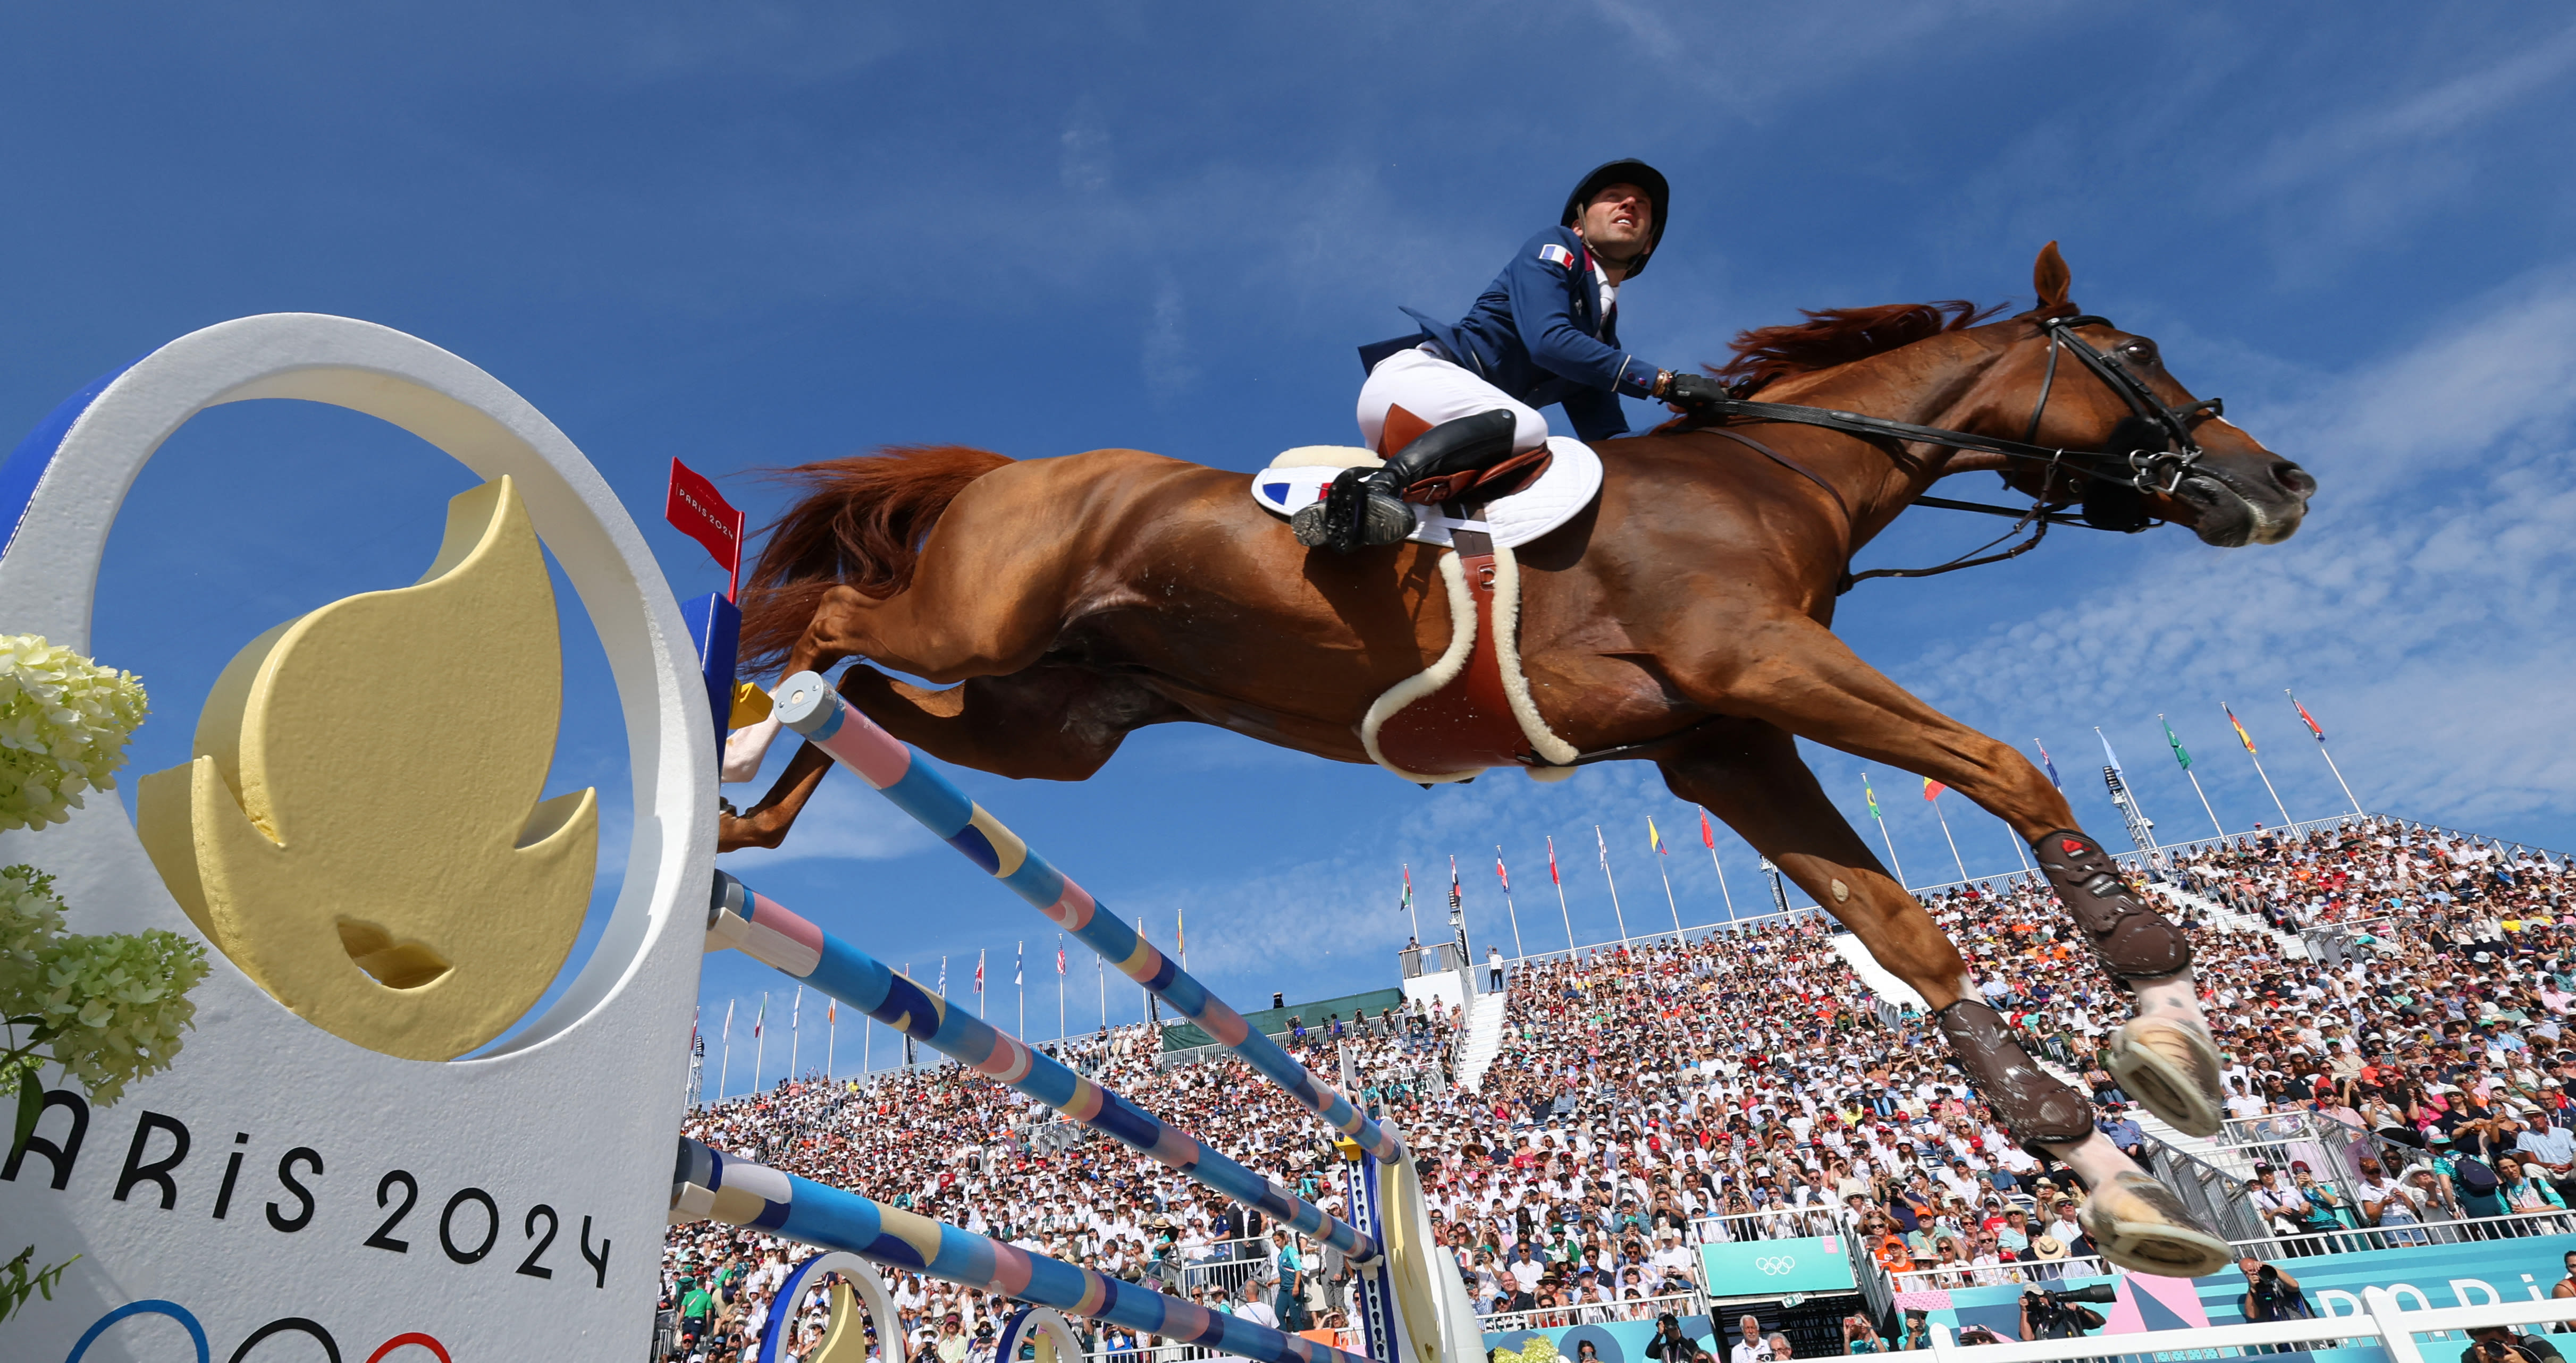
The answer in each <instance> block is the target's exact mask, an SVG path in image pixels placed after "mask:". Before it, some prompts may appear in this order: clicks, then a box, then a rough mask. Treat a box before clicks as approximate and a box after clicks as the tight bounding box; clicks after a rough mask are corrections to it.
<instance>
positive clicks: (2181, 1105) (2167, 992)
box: [2032, 828, 2225, 1136]
mask: <svg viewBox="0 0 2576 1363" xmlns="http://www.w3.org/2000/svg"><path fill="white" fill-rule="evenodd" d="M2032 848H2033V850H2034V851H2036V852H2037V853H2038V854H2039V867H2040V870H2041V871H2043V872H2045V873H2046V874H2047V876H2048V883H2049V884H2051V885H2053V886H2055V887H2056V888H2057V898H2058V900H2059V902H2061V903H2063V904H2064V905H2065V906H2066V909H2067V912H2068V913H2070V914H2072V915H2074V917H2075V922H2076V925H2077V926H2079V927H2081V928H2082V929H2083V930H2084V935H2085V936H2086V937H2089V938H2091V939H2092V942H2093V950H2094V952H2095V953H2096V954H2097V955H2099V956H2100V957H2101V959H2102V968H2103V969H2104V970H2105V971H2108V972H2109V973H2110V976H2111V978H2112V979H2114V980H2116V981H2118V982H2119V983H2120V984H2121V985H2123V986H2125V987H2127V988H2129V989H2131V990H2133V991H2135V992H2136V994H2137V1016H2136V1017H2133V1018H2131V1019H2130V1020H2129V1021H2128V1022H2127V1024H2125V1025H2124V1026H2122V1027H2121V1028H2120V1030H2119V1031H2118V1032H2117V1033H2116V1034H2114V1035H2113V1036H2112V1038H2111V1043H2110V1044H2109V1045H2108V1046H2105V1047H2104V1048H2103V1056H2102V1067H2103V1068H2104V1069H2106V1070H2109V1071H2110V1072H2111V1077H2112V1078H2114V1079H2117V1080H2119V1081H2120V1087H2121V1088H2122V1089H2123V1090H2125V1091H2127V1092H2128V1094H2129V1095H2130V1096H2131V1097H2133V1098H2136V1099H2137V1100H2138V1101H2139V1102H2141V1103H2144V1104H2146V1106H2147V1110H2148V1111H2149V1112H2152V1113H2154V1114H2156V1115H2157V1116H2159V1117H2162V1118H2164V1119H2165V1120H2166V1121H2168V1122H2171V1123H2173V1125H2174V1127H2175V1129H2176V1130H2179V1131H2181V1132H2182V1133H2184V1134H2185V1135H2190V1136H2214V1135H2216V1134H2218V1129H2219V1125H2220V1121H2221V1119H2222V1117H2223V1116H2224V1113H2223V1111H2222V1110H2221V1109H2220V1107H2219V1105H2218V1104H2219V1099H2220V1097H2221V1095H2222V1094H2223V1093H2224V1092H2225V1090H2224V1089H2223V1088H2221V1087H2220V1084H2219V1078H2218V1071H2219V1059H2218V1047H2217V1045H2216V1044H2215V1043H2213V1042H2212V1041H2211V1040H2210V1035H2209V1023H2208V1022H2207V1021H2206V1020H2204V1019H2203V1018H2202V1016H2201V1012H2200V1001H2199V998H2198V997H2197V995H2196V994H2195V992H2194V990H2193V988H2192V979H2191V943H2190V942H2189V941H2188V940H2187V939H2185V938H2184V936H2183V934H2182V929H2181V928H2178V927H2176V926H2174V924H2173V923H2172V922H2171V921H2170V920H2168V919H2166V918H2165V916H2164V915H2163V914H2160V913H2158V912H2156V911H2155V910H2154V909H2152V908H2149V907H2148V906H2147V904H2146V902H2145V899H2144V896H2142V895H2140V894H2139V893H2138V892H2137V891H2136V890H2134V889H2132V888H2130V886H2129V884H2128V882H2127V881H2126V880H2125V879H2124V878H2123V877H2122V876H2121V875H2120V868H2119V866H2118V865H2116V864H2115V863H2113V862H2112V860H2111V858H2110V856H2109V854H2107V853H2105V852H2104V851H2103V850H2102V846H2101V844H2099V843H2097V842H2095V841H2093V840H2092V839H2091V838H2088V837H2086V836H2084V835H2083V834H2082V833H2079V832H2076V831H2075V830H2073V829H2071V828H2069V829H2060V830H2058V831H2057V832H2054V833H2050V834H2047V835H2045V836H2043V837H2041V838H2040V839H2039V840H2038V841H2037V842H2036V843H2034V844H2032Z"/></svg>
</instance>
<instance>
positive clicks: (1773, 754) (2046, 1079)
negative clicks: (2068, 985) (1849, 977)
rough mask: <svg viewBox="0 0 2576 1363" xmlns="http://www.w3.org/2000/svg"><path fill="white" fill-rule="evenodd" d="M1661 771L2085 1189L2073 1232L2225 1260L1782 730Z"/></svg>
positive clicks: (1722, 743) (1736, 730)
mask: <svg viewBox="0 0 2576 1363" xmlns="http://www.w3.org/2000/svg"><path fill="white" fill-rule="evenodd" d="M1663 770H1664V776H1665V780H1666V781H1667V782H1668V783H1669V784H1670V785H1671V786H1672V789H1673V792H1674V793H1675V794H1677V795H1680V796H1681V797H1682V798H1684V799H1687V800H1691V801H1694V802H1696V803H1699V804H1702V805H1705V806H1707V807H1708V809H1709V810H1710V811H1711V812H1713V813H1715V814H1717V815H1718V816H1719V817H1720V818H1722V819H1724V820H1726V822H1727V823H1728V824H1729V825H1730V826H1732V827H1733V828H1734V829H1735V830H1736V831H1737V832H1738V833H1741V834H1743V835H1744V837H1745V839H1746V841H1748V842H1751V843H1752V844H1753V846H1754V848H1755V849H1756V850H1758V851H1760V852H1761V853H1762V854H1763V855H1764V856H1767V857H1769V858H1771V860H1772V861H1773V862H1774V863H1775V864H1777V865H1778V866H1779V867H1780V869H1781V871H1782V872H1784V873H1785V874H1787V875H1788V876H1789V877H1790V878H1791V879H1793V880H1795V881H1797V882H1798V884H1799V885H1800V887H1802V888H1804V889H1805V890H1806V891H1807V892H1808V893H1810V894H1812V895H1814V896H1815V897H1816V902H1817V903H1819V904H1822V905H1824V906H1825V908H1826V909H1827V911H1828V912H1830V913H1832V914H1833V915H1834V917H1836V918H1838V919H1840V920H1841V921H1842V922H1843V923H1844V924H1845V925H1847V926H1849V927H1850V928H1851V930H1852V932H1853V934H1854V935H1855V936H1857V937H1859V938H1860V940H1861V944H1862V945H1863V946H1865V947H1867V948H1868V949H1869V953H1870V955H1871V956H1872V957H1873V958H1874V959H1876V960H1877V961H1878V962H1879V963H1880V964H1881V965H1884V966H1886V967H1887V968H1888V969H1889V970H1891V971H1893V972H1895V973H1896V974H1897V975H1898V976H1899V977H1901V978H1903V979H1904V980H1905V982H1906V983H1907V984H1909V985H1912V986H1913V987H1914V989H1915V991H1916V992H1917V993H1919V994H1921V995H1922V996H1923V999H1924V1001H1925V1003H1927V1004H1928V1005H1930V1007H1931V1008H1932V1009H1933V1010H1934V1018H1935V1020H1936V1022H1937V1023H1938V1025H1939V1027H1940V1029H1941V1034H1942V1037H1943V1039H1944V1040H1946V1041H1947V1042H1948V1043H1949V1045H1950V1053H1951V1055H1952V1056H1953V1057H1954V1058H1956V1059H1957V1061H1958V1062H1959V1066H1960V1068H1961V1069H1964V1070H1966V1071H1967V1073H1968V1078H1969V1080H1970V1082H1971V1083H1972V1084H1973V1085H1974V1087H1975V1088H1976V1091H1977V1093H1978V1095H1979V1096H1980V1098H1981V1099H1982V1100H1983V1101H1984V1102H1985V1103H1986V1104H1987V1105H1988V1106H1989V1107H1991V1108H1992V1109H1993V1110H1994V1112H1995V1113H1996V1115H1997V1116H1998V1117H1999V1118H2000V1119H2001V1121H2002V1124H2003V1126H2004V1128H2005V1129H2006V1130H2007V1131H2008V1132H2009V1133H2010V1134H2011V1135H2012V1137H2013V1139H2015V1140H2017V1141H2019V1142H2021V1143H2022V1145H2023V1146H2024V1148H2026V1149H2030V1150H2032V1151H2034V1152H2040V1153H2045V1154H2048V1155H2051V1156H2054V1157H2055V1158H2057V1159H2060V1160H2063V1161H2065V1162H2066V1164H2067V1165H2068V1166H2069V1167H2071V1168H2073V1169H2074V1170H2075V1172H2076V1173H2077V1174H2078V1175H2079V1176H2081V1177H2082V1178H2083V1180H2084V1183H2085V1186H2086V1187H2087V1188H2088V1189H2090V1190H2091V1193H2092V1196H2091V1198H2090V1200H2089V1201H2088V1202H2087V1203H2086V1207H2085V1211H2084V1212H2083V1224H2084V1227H2085V1232H2086V1233H2087V1234H2088V1235H2091V1236H2092V1237H2093V1239H2094V1242H2095V1243H2096V1244H2097V1245H2099V1246H2100V1247H2101V1249H2102V1252H2103V1253H2104V1254H2105V1255H2107V1256H2109V1257H2110V1258H2111V1260H2112V1261H2113V1262H2115V1263H2118V1264H2119V1265H2121V1266H2122V1267H2124V1268H2129V1269H2133V1270H2136V1271H2139V1272H2147V1273H2160V1274H2167V1275H2172V1276H2176V1277H2195V1276H2198V1275H2200V1274H2204V1273H2213V1272H2216V1271H2217V1270H2219V1269H2220V1268H2223V1267H2225V1266H2226V1265H2227V1263H2228V1262H2229V1257H2228V1255H2229V1251H2228V1246H2227V1243H2226V1242H2225V1241H2224V1240H2221V1239H2219V1238H2218V1237H2217V1236H2215V1235H2213V1234H2211V1233H2210V1232H2209V1231H2208V1230H2206V1229H2205V1228H2203V1227H2202V1226H2200V1225H2199V1224H2198V1223H2196V1222H2195V1221H2194V1220H2193V1219H2192V1217H2191V1214H2190V1213H2189V1212H2188V1211H2186V1210H2184V1208H2183V1206H2182V1203H2181V1201H2180V1200H2179V1199H2178V1198H2176V1197H2175V1196H2174V1195H2173V1193H2172V1192H2171V1191H2170V1190H2169V1189H2167V1188H2165V1187H2164V1185H2162V1184H2160V1183H2158V1182H2156V1181H2155V1180H2154V1179H2153V1178H2152V1177H2150V1176H2149V1175H2148V1174H2147V1173H2146V1172H2145V1171H2144V1170H2141V1169H2140V1168H2138V1166H2137V1165H2136V1163H2135V1162H2133V1161H2132V1160H2130V1158H2129V1157H2128V1156H2127V1155H2125V1154H2122V1153H2121V1152H2120V1150H2119V1149H2118V1148H2117V1147H2116V1146H2114V1145H2112V1144H2111V1140H2110V1138H2109V1137H2108V1136H2105V1135H2103V1134H2102V1133H2101V1131H2100V1130H2099V1129H2097V1128H2096V1127H2095V1126H2094V1123H2093V1105H2092V1104H2091V1103H2090V1102H2088V1101H2087V1100H2086V1099H2085V1098H2084V1096H2083V1095H2082V1094H2081V1093H2079V1092H2077V1091H2076V1090H2074V1089H2073V1088H2070V1087H2069V1086H2067V1085H2066V1084H2065V1083H2064V1082H2062V1081H2060V1080H2059V1079H2058V1078H2056V1077H2055V1076H2054V1075H2051V1074H2050V1073H2048V1071H2046V1070H2044V1069H2042V1068H2041V1067H2040V1066H2039V1064H2038V1063H2037V1062H2036V1061H2034V1060H2032V1059H2031V1058H2030V1055H2029V1053H2028V1052H2027V1051H2025V1050H2023V1048H2022V1045H2021V1043H2020V1042H2019V1041H2018V1040H2017V1039H2015V1038H2014V1036H2013V1034H2012V1032H2011V1031H2010V1030H2009V1029H2008V1028H2007V1027H2006V1026H2005V1024H2004V1020H2003V1017H2002V1016H2001V1015H2000V1014H1998V1013H1997V1012H1996V1011H1995V1010H1994V1008H1993V1007H1991V1006H1990V1005H1988V1004H1987V1003H1985V1002H1984V1001H1983V1000H1982V999H1979V998H1978V997H1977V996H1976V991H1975V988H1974V983H1973V981H1972V980H1971V979H1970V978H1969V974H1968V968H1967V963H1966V962H1965V961H1963V960H1961V959H1960V957H1959V953H1958V949H1957V947H1955V946H1954V945H1953V944H1952V943H1951V942H1950V940H1949V939H1948V938H1947V937H1946V936H1944V935H1943V934H1942V932H1941V930H1940V928H1939V927H1938V926H1937V925H1935V924H1934V923H1933V921H1932V918H1931V915H1930V914H1928V913H1926V912H1925V911H1924V909H1923V905H1922V904H1921V903H1920V902H1918V901H1917V900H1916V899H1915V898H1914V896H1913V895H1911V894H1909V893H1907V892H1906V890H1905V889H1904V887H1902V886H1900V885H1898V884H1897V883H1896V882H1895V881H1894V880H1893V879H1891V878H1889V876H1888V875H1887V874H1886V872H1885V871H1884V870H1882V869H1881V868H1880V866H1879V864H1878V859H1877V858H1876V857H1874V856H1872V855H1871V854H1870V851H1869V848H1868V846H1867V845H1866V844H1864V843H1863V842H1862V841H1861V839H1860V837H1859V835H1858V834H1857V833H1855V832H1853V831H1852V827H1851V824H1850V823H1849V822H1848V821H1847V820H1845V819H1844V818H1843V817H1842V815H1841V814H1840V813H1839V812H1838V811H1836V810H1835V809H1834V807H1833V802H1832V801H1830V800H1828V799H1827V798H1826V797H1825V793H1824V790H1823V789H1822V788H1821V787H1820V786H1818V785H1817V784H1816V778H1815V774H1814V773H1813V772H1810V771H1809V770H1808V769H1807V766H1806V764H1805V763H1804V762H1802V761H1800V760H1799V759H1798V754H1797V749H1796V746H1795V744H1794V743H1793V742H1792V741H1791V739H1790V737H1789V735H1788V734H1787V733H1786V732H1784V731H1783V730H1781V729H1779V728H1777V727H1775V726H1773V725H1770V724H1764V723H1760V722H1755V721H1740V722H1736V723H1732V724H1719V725H1714V726H1711V727H1710V728H1709V729H1708V730H1707V731H1705V732H1704V733H1703V734H1701V735H1700V736H1699V737H1697V738H1695V739H1694V740H1693V741H1692V742H1691V743H1690V744H1689V745H1688V746H1686V747H1684V748H1682V749H1680V750H1679V751H1677V752H1676V753H1674V754H1673V755H1671V756H1669V757H1667V758H1665V759H1664V761H1663Z"/></svg>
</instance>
